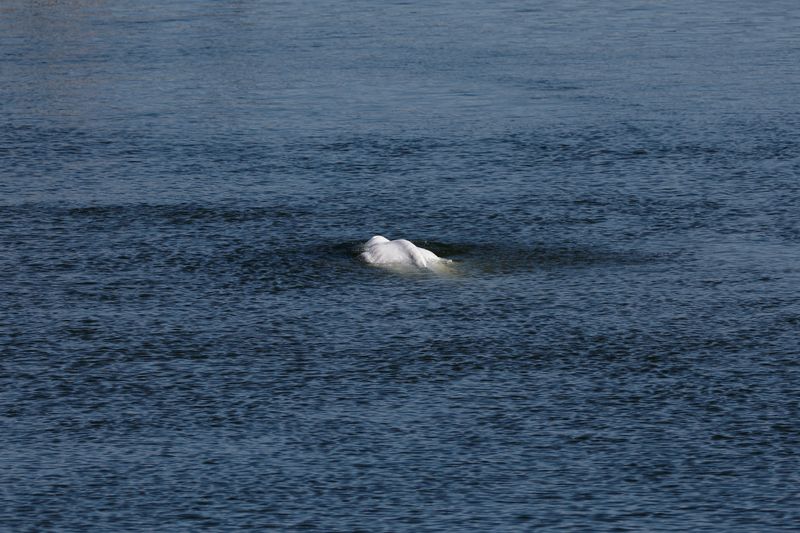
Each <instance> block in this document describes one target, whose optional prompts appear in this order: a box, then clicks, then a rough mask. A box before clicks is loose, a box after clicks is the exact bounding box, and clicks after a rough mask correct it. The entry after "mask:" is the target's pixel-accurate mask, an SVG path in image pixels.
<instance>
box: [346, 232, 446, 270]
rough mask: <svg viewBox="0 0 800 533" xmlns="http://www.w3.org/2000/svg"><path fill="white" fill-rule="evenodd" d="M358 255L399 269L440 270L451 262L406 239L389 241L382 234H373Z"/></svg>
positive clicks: (370, 262) (371, 261) (365, 260)
mask: <svg viewBox="0 0 800 533" xmlns="http://www.w3.org/2000/svg"><path fill="white" fill-rule="evenodd" d="M360 257H361V259H362V260H363V261H364V262H365V263H368V264H370V265H376V266H381V267H388V268H395V269H401V270H402V269H408V268H418V269H427V270H434V271H441V270H442V268H443V267H444V266H445V265H446V264H447V263H450V262H451V261H450V260H449V259H444V258H442V257H439V256H438V255H436V254H435V253H433V252H431V251H430V250H426V249H425V248H420V247H419V246H417V245H415V244H414V243H413V242H411V241H407V240H406V239H397V240H394V241H390V240H389V239H387V238H386V237H384V236H382V235H375V236H374V237H372V238H371V239H370V240H368V241H367V242H366V243H364V251H363V252H362V253H361V255H360Z"/></svg>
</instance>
